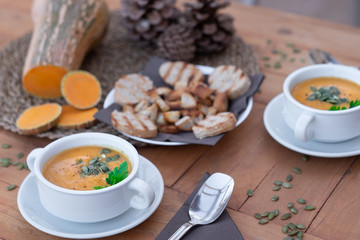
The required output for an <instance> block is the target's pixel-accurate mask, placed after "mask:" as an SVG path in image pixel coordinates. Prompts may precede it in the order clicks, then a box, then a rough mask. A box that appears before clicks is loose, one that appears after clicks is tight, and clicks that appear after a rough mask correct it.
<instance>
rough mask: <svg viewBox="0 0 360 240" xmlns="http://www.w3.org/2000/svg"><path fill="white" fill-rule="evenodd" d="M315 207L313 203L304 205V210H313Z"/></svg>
mask: <svg viewBox="0 0 360 240" xmlns="http://www.w3.org/2000/svg"><path fill="white" fill-rule="evenodd" d="M315 209H316V207H315V206H313V205H306V206H305V210H306V211H312V210H315Z"/></svg>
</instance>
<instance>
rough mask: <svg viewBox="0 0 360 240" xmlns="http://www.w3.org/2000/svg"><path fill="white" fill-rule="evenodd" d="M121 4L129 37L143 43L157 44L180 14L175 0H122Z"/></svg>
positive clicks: (123, 19)
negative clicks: (162, 34)
mask: <svg viewBox="0 0 360 240" xmlns="http://www.w3.org/2000/svg"><path fill="white" fill-rule="evenodd" d="M121 6H122V7H121V10H120V13H121V16H122V23H123V25H124V26H125V28H126V29H127V34H128V37H129V38H130V39H132V40H135V41H137V42H139V43H141V44H142V45H151V44H155V43H156V41H157V39H158V38H159V36H160V35H161V33H162V32H163V31H164V30H165V29H166V28H167V27H168V26H169V25H170V24H171V23H172V22H174V21H175V20H176V19H177V17H178V16H179V15H180V11H179V10H178V9H176V8H175V0H122V1H121Z"/></svg>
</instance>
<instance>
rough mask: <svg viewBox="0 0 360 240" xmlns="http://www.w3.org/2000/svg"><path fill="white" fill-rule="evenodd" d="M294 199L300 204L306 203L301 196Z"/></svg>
mask: <svg viewBox="0 0 360 240" xmlns="http://www.w3.org/2000/svg"><path fill="white" fill-rule="evenodd" d="M296 201H297V202H298V203H300V204H306V200H305V199H303V198H298V199H297V200H296Z"/></svg>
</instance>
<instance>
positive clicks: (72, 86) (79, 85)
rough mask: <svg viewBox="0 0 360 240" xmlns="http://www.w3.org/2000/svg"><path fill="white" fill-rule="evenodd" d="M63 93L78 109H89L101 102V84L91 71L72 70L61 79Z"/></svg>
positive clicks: (68, 101)
mask: <svg viewBox="0 0 360 240" xmlns="http://www.w3.org/2000/svg"><path fill="white" fill-rule="evenodd" d="M61 93H62V95H63V97H64V98H65V100H66V101H67V103H68V104H70V105H71V106H73V107H75V108H77V109H89V108H92V107H95V106H96V104H98V103H99V101H100V99H101V85H100V82H99V81H98V80H97V78H96V77H95V76H94V75H92V74H91V73H89V72H86V71H81V70H78V71H71V72H68V73H67V74H66V75H65V76H64V77H63V78H62V80H61Z"/></svg>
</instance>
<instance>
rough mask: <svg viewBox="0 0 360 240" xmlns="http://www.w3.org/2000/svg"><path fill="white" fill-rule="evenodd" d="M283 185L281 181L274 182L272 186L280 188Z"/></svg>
mask: <svg viewBox="0 0 360 240" xmlns="http://www.w3.org/2000/svg"><path fill="white" fill-rule="evenodd" d="M282 184H283V182H282V181H278V180H277V181H275V182H274V185H276V186H281V185H282Z"/></svg>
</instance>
